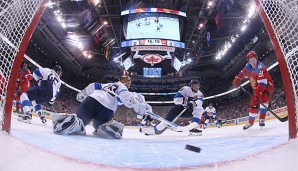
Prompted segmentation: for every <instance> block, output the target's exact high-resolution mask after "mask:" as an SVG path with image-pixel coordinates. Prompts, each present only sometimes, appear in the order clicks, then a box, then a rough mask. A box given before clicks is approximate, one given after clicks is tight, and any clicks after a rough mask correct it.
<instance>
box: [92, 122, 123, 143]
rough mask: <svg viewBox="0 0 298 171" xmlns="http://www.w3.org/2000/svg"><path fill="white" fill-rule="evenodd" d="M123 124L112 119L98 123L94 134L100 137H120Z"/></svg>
mask: <svg viewBox="0 0 298 171" xmlns="http://www.w3.org/2000/svg"><path fill="white" fill-rule="evenodd" d="M123 129H124V125H123V124H122V123H119V122H116V121H114V120H112V121H110V122H107V123H105V124H102V125H100V126H99V127H98V128H97V129H96V131H95V132H94V134H95V135H97V136H99V137H101V138H107V139H121V138H122V134H123Z"/></svg>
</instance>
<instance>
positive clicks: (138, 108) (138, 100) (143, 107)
mask: <svg viewBox="0 0 298 171" xmlns="http://www.w3.org/2000/svg"><path fill="white" fill-rule="evenodd" d="M130 102H131V103H132V104H133V109H134V111H135V112H136V113H137V114H141V115H144V114H145V113H147V112H152V107H151V106H150V105H149V104H148V103H146V101H145V97H144V96H143V95H141V94H138V93H134V95H133V97H132V98H131V101H130Z"/></svg>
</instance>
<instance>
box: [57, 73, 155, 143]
mask: <svg viewBox="0 0 298 171" xmlns="http://www.w3.org/2000/svg"><path fill="white" fill-rule="evenodd" d="M130 84H131V79H130V77H129V76H122V77H121V78H120V80H119V81H118V82H115V83H107V84H102V83H91V84H89V85H88V86H87V87H86V88H85V89H84V90H83V91H82V92H80V93H79V94H78V95H77V100H78V101H80V102H82V103H81V104H80V106H79V108H78V110H77V112H76V114H77V116H76V115H68V116H66V117H64V118H61V119H59V120H55V119H53V122H54V125H53V126H54V133H56V134H85V133H86V132H85V126H86V125H88V124H89V123H90V122H91V121H92V124H93V127H94V129H95V131H94V132H93V134H94V135H96V136H99V137H101V138H108V139H121V138H122V133H123V128H124V125H123V124H121V123H119V122H116V121H114V120H112V119H113V117H114V113H115V111H116V110H117V106H118V105H119V104H124V105H125V106H126V107H128V108H134V110H135V112H136V113H138V114H139V113H140V114H145V113H146V112H148V111H150V112H151V111H152V108H151V106H150V105H148V104H147V103H146V102H145V101H144V98H143V96H141V95H140V94H137V93H134V92H130V91H128V87H129V86H130Z"/></svg>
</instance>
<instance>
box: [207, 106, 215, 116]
mask: <svg viewBox="0 0 298 171" xmlns="http://www.w3.org/2000/svg"><path fill="white" fill-rule="evenodd" d="M205 112H206V113H207V115H208V116H213V117H215V116H216V109H215V108H214V107H212V108H210V107H209V106H207V107H206V108H205Z"/></svg>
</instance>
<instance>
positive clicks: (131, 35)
mask: <svg viewBox="0 0 298 171" xmlns="http://www.w3.org/2000/svg"><path fill="white" fill-rule="evenodd" d="M122 20H123V36H124V39H125V40H136V39H164V40H174V41H181V42H183V41H184V38H183V37H184V32H183V30H184V20H185V17H183V16H180V15H174V14H169V13H161V12H142V13H132V14H127V15H124V16H123V17H122ZM182 38H183V39H182Z"/></svg>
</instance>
